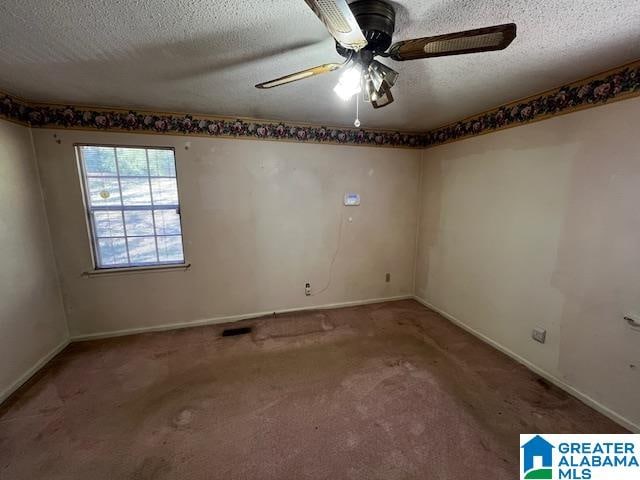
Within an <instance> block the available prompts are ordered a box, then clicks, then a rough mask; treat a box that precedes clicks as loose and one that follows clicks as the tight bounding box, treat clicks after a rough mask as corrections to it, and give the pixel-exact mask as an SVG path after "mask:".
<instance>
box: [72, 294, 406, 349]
mask: <svg viewBox="0 0 640 480" xmlns="http://www.w3.org/2000/svg"><path fill="white" fill-rule="evenodd" d="M411 298H413V295H398V296H395V297H384V298H371V299H366V300H354V301H350V302H339V303H326V304H322V305H312V306H308V307H295V308H287V309H281V310H265V311H263V312H253V313H243V314H240V315H226V316H221V317H213V318H205V319H201V320H193V321H190V322H181V323H168V324H164V325H154V326H150V327H139V328H127V329H124V330H112V331H108V332H98V333H89V334H84V335H74V336H72V337H71V341H72V342H81V341H85V340H96V339H100V338H111V337H122V336H125V335H134V334H136V333H148V332H162V331H166V330H177V329H179V328H190V327H200V326H203V325H216V324H220V323H231V322H238V321H240V320H249V319H252V318H259V317H264V316H267V315H272V314H274V313H275V314H276V315H277V314H282V313H291V312H302V311H306V310H326V309H328V308H341V307H354V306H358V305H369V304H372V303H382V302H393V301H397V300H407V299H411Z"/></svg>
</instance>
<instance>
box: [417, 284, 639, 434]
mask: <svg viewBox="0 0 640 480" xmlns="http://www.w3.org/2000/svg"><path fill="white" fill-rule="evenodd" d="M413 298H414V299H415V300H416V301H417V302H419V303H421V304H422V305H424V306H425V307H427V308H428V309H429V310H433V311H434V312H436V313H439V314H440V315H442V316H443V317H444V318H446V319H447V320H449V321H451V322H453V323H455V324H456V325H458V326H459V327H460V328H462V329H464V330H466V331H467V332H469V333H470V334H472V335H473V336H475V337H477V338H479V339H480V340H482V341H483V342H485V343H488V344H489V345H491V346H492V347H493V348H495V349H496V350H500V351H501V352H502V353H504V354H505V355H508V356H509V357H511V358H513V359H514V360H515V361H516V362H518V363H520V364H522V365H524V366H525V367H527V368H528V369H529V370H531V371H532V372H534V373H536V374H538V375H540V376H541V377H543V378H544V379H546V380H548V381H549V382H551V383H553V384H554V385H555V386H557V387H559V388H561V389H562V390H564V391H565V392H567V393H569V394H570V395H573V396H574V397H576V398H577V399H579V400H580V401H581V402H583V403H585V404H587V405H589V406H590V407H591V408H593V409H594V410H597V411H598V412H600V413H602V414H603V415H604V416H606V417H608V418H610V419H611V420H613V421H614V422H616V423H617V424H619V425H622V426H623V427H624V428H626V429H628V430H630V431H632V432H635V433H640V425H637V424H635V423H633V422H632V421H631V420H629V419H627V418H625V417H623V416H622V415H620V414H618V413H616V412H614V411H613V410H611V409H610V408H608V407H606V406H604V405H603V404H602V403H600V402H598V401H597V400H594V399H593V398H591V397H590V396H589V395H587V394H586V393H583V392H581V391H580V390H578V389H576V388H575V387H572V386H571V385H569V384H568V383H566V382H564V381H563V380H561V379H560V378H558V377H556V376H555V375H553V374H551V373H549V372H547V371H546V370H544V369H542V368H540V367H538V366H536V365H534V364H533V363H531V362H530V361H529V360H527V359H526V358H524V357H521V356H520V355H518V354H517V353H515V352H513V351H511V350H509V349H508V348H506V347H504V346H502V345H501V344H499V343H498V342H496V341H494V340H492V339H491V338H489V337H487V336H486V335H484V334H483V333H480V332H479V331H477V330H475V329H474V328H471V327H470V326H468V325H467V324H465V323H464V322H462V321H461V320H458V319H457V318H456V317H454V316H453V315H451V314H449V313H447V312H445V311H444V310H441V309H439V308H438V307H436V306H435V305H432V304H431V303H429V302H427V301H426V300H424V299H423V298H420V297H418V296H416V295H414V297H413Z"/></svg>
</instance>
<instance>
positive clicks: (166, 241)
mask: <svg viewBox="0 0 640 480" xmlns="http://www.w3.org/2000/svg"><path fill="white" fill-rule="evenodd" d="M158 257H159V259H160V261H161V262H183V261H184V255H183V253H182V237H180V236H176V237H158Z"/></svg>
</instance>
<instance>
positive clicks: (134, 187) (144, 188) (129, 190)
mask: <svg viewBox="0 0 640 480" xmlns="http://www.w3.org/2000/svg"><path fill="white" fill-rule="evenodd" d="M120 185H121V187H122V203H123V204H124V205H151V195H150V192H149V180H148V179H147V178H121V179H120Z"/></svg>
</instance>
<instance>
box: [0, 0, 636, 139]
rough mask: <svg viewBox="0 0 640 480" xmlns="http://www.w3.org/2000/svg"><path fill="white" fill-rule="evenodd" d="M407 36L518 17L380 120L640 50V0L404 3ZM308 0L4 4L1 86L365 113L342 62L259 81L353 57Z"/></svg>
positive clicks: (136, 100) (403, 82)
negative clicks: (287, 80)
mask: <svg viewBox="0 0 640 480" xmlns="http://www.w3.org/2000/svg"><path fill="white" fill-rule="evenodd" d="M394 5H395V6H396V10H397V17H398V19H397V28H396V34H395V36H394V39H396V40H402V39H407V38H412V37H419V36H425V35H437V34H441V33H448V32H452V31H458V30H464V29H469V28H475V27H483V26H488V25H492V24H497V23H505V22H511V21H513V22H516V23H517V24H518V37H517V38H516V40H515V41H514V43H513V44H512V45H511V46H510V47H509V48H508V49H507V50H504V51H500V52H488V53H482V54H476V55H466V56H458V57H448V58H436V59H431V60H422V61H413V62H392V61H390V60H385V62H386V63H388V64H389V65H391V66H393V67H394V68H396V69H397V70H398V71H399V72H400V78H399V81H398V84H397V86H396V87H395V88H394V96H395V97H396V102H395V103H394V104H392V105H390V106H389V107H387V108H385V109H384V110H379V111H374V110H373V109H371V108H369V107H367V108H362V109H361V110H360V117H361V120H362V124H363V126H364V127H366V128H385V129H391V130H401V131H406V130H418V131H425V130H431V129H433V128H435V127H438V126H440V125H443V124H446V123H450V122H452V121H455V120H458V119H460V118H464V117H467V116H469V115H471V114H474V113H477V112H479V111H483V110H486V109H487V108H491V107H493V106H495V105H500V104H503V103H505V102H507V101H511V100H513V99H515V98H522V97H525V96H528V95H531V94H532V93H536V92H539V91H543V90H546V89H549V88H552V87H556V86H558V85H562V84H564V83H567V82H569V81H573V80H575V79H577V78H583V77H586V76H588V75H590V74H592V73H594V72H599V71H603V70H606V69H608V68H611V67H614V66H616V65H620V64H623V63H625V62H628V61H630V60H633V59H635V58H638V57H640V42H639V41H638V40H639V39H638V29H637V25H639V24H640V3H639V2H638V1H637V0H611V1H608V2H606V3H605V2H601V1H598V0H583V1H580V2H576V1H575V0H557V1H548V0H547V1H544V2H531V1H527V0H510V1H507V0H487V1H484V2H477V1H471V0H447V1H442V0H440V1H434V0H429V1H420V0H403V1H399V2H394ZM340 58H341V57H339V56H338V55H337V53H336V52H335V49H334V46H333V42H332V40H331V39H330V37H329V35H328V33H327V32H326V31H325V29H324V27H323V25H322V24H321V23H320V22H319V21H318V20H317V18H316V17H315V16H314V15H313V13H312V12H311V10H310V9H309V8H308V7H307V6H306V4H305V3H304V2H303V1H302V0H288V1H286V0H271V1H268V0H260V1H256V0H246V1H243V2H238V1H220V0H188V1H187V0H176V1H173V2H152V1H151V0H137V1H131V2H127V1H122V0H120V1H111V0H87V1H85V2H62V1H56V2H53V1H52V2H40V1H38V0H5V1H4V2H2V4H1V5H0V86H2V88H3V89H6V90H8V91H10V92H12V93H14V94H17V95H20V96H23V97H26V98H29V99H33V100H36V101H60V102H69V103H73V104H92V105H94V104H98V105H109V106H122V105H127V106H135V107H140V108H141V109H145V108H146V109H154V110H163V111H187V112H198V113H203V114H205V113H212V114H216V115H227V116H242V117H254V118H270V119H276V120H286V121H288V122H309V123H314V124H323V125H343V126H344V125H351V124H352V122H353V117H354V113H355V112H354V110H355V108H354V104H353V102H351V103H343V102H342V101H341V100H339V99H338V98H337V97H336V96H335V95H334V94H333V92H332V88H333V85H334V84H335V82H336V77H337V75H338V74H337V73H333V74H327V75H326V76H320V77H317V78H313V79H308V80H305V81H302V82H298V83H295V84H291V85H289V86H285V87H281V88H276V89H273V90H268V91H259V90H257V89H255V88H254V86H253V85H254V84H255V83H258V82H260V81H265V80H268V79H271V78H274V77H278V76H280V75H282V74H285V73H290V72H293V71H297V70H300V69H301V68H306V67H309V66H313V65H317V64H321V63H326V62H331V61H336V60H340Z"/></svg>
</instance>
